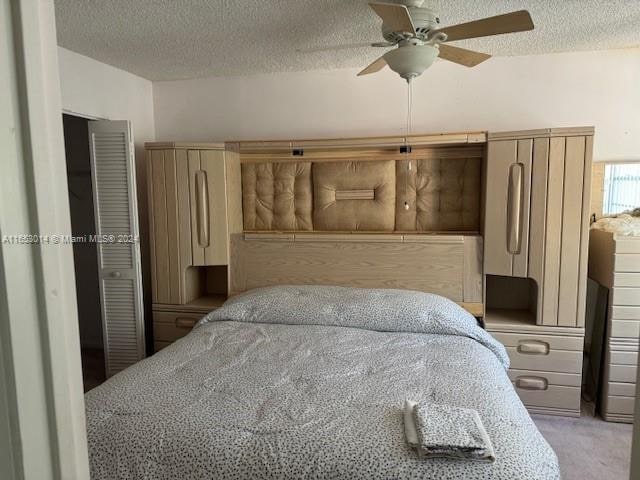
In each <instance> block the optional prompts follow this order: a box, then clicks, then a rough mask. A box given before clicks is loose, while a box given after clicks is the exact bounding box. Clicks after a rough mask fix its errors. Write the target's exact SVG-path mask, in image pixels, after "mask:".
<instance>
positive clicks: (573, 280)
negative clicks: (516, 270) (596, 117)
mask: <svg viewBox="0 0 640 480" xmlns="http://www.w3.org/2000/svg"><path fill="white" fill-rule="evenodd" d="M584 160H585V137H568V138H567V139H566V143H565V167H564V193H563V202H562V235H561V247H560V250H561V253H560V290H559V298H558V325H564V326H567V327H571V326H576V325H577V313H578V283H579V282H578V280H579V269H580V250H581V237H582V205H583V198H582V193H583V188H582V187H583V185H582V184H583V180H584V166H585V165H584Z"/></svg>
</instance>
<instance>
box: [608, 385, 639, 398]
mask: <svg viewBox="0 0 640 480" xmlns="http://www.w3.org/2000/svg"><path fill="white" fill-rule="evenodd" d="M608 385H609V387H608V388H609V390H608V395H612V396H615V397H634V396H635V394H636V384H635V383H619V382H609V384H608Z"/></svg>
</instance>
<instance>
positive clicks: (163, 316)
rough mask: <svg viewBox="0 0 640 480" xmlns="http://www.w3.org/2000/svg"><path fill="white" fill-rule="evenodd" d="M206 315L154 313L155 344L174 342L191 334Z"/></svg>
mask: <svg viewBox="0 0 640 480" xmlns="http://www.w3.org/2000/svg"><path fill="white" fill-rule="evenodd" d="M203 316H204V315H203V314H202V313H193V312H161V311H155V310H154V312H153V340H154V342H174V341H176V340H178V339H179V338H182V337H184V336H185V335H186V334H187V333H189V332H190V331H191V330H192V329H193V327H194V325H195V324H196V323H197V322H198V320H200V319H201V318H202V317H203Z"/></svg>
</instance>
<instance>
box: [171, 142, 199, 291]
mask: <svg viewBox="0 0 640 480" xmlns="http://www.w3.org/2000/svg"><path fill="white" fill-rule="evenodd" d="M175 156H176V159H175V162H176V186H177V189H178V259H179V266H180V287H179V288H180V301H179V302H178V303H185V302H188V301H190V300H191V299H192V298H193V297H194V296H195V295H197V290H198V289H197V288H196V285H194V282H193V279H192V278H191V277H190V276H189V275H188V274H187V273H186V269H187V266H188V265H191V263H192V261H193V258H192V255H191V202H190V199H189V160H188V158H187V151H186V150H176V152H175Z"/></svg>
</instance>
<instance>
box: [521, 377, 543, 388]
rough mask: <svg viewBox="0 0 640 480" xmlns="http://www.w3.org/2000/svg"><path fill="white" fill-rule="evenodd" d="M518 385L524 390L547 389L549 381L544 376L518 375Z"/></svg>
mask: <svg viewBox="0 0 640 480" xmlns="http://www.w3.org/2000/svg"><path fill="white" fill-rule="evenodd" d="M516 387H517V388H521V389H523V390H547V389H548V388H549V381H548V380H547V379H546V378H543V377H518V378H516Z"/></svg>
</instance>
